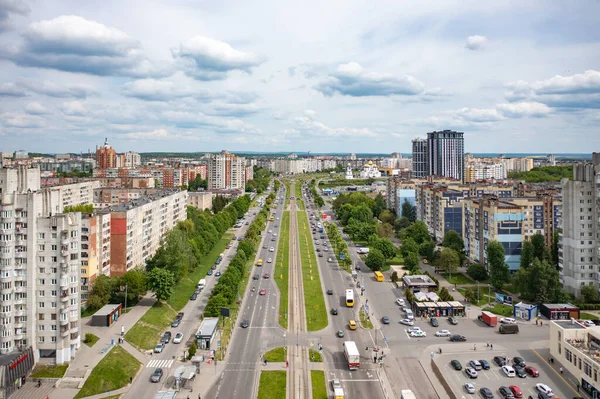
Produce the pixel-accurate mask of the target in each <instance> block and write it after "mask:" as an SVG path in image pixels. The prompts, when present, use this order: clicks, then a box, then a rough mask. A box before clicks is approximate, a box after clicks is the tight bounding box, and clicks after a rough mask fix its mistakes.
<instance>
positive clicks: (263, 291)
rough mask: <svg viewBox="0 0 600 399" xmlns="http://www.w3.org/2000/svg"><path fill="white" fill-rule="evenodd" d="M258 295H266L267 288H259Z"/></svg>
mask: <svg viewBox="0 0 600 399" xmlns="http://www.w3.org/2000/svg"><path fill="white" fill-rule="evenodd" d="M259 295H267V290H266V289H265V288H263V289H262V290H260V292H259Z"/></svg>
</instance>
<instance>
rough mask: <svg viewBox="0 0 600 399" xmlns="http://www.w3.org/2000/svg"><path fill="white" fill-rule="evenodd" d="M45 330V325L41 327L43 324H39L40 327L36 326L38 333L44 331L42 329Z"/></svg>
mask: <svg viewBox="0 0 600 399" xmlns="http://www.w3.org/2000/svg"><path fill="white" fill-rule="evenodd" d="M45 328H46V326H45V325H43V324H40V325H39V326H38V330H40V331H44V329H45Z"/></svg>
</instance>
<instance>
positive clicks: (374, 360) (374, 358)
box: [373, 355, 377, 363]
mask: <svg viewBox="0 0 600 399" xmlns="http://www.w3.org/2000/svg"><path fill="white" fill-rule="evenodd" d="M373 363H377V355H375V356H373Z"/></svg>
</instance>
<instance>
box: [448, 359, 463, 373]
mask: <svg viewBox="0 0 600 399" xmlns="http://www.w3.org/2000/svg"><path fill="white" fill-rule="evenodd" d="M450 365H451V366H452V367H454V370H462V364H460V362H459V361H458V360H456V359H455V360H451V361H450Z"/></svg>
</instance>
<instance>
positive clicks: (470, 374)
mask: <svg viewBox="0 0 600 399" xmlns="http://www.w3.org/2000/svg"><path fill="white" fill-rule="evenodd" d="M465 374H466V375H467V377H469V378H477V371H476V370H475V369H473V368H471V367H467V368H466V369H465Z"/></svg>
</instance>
